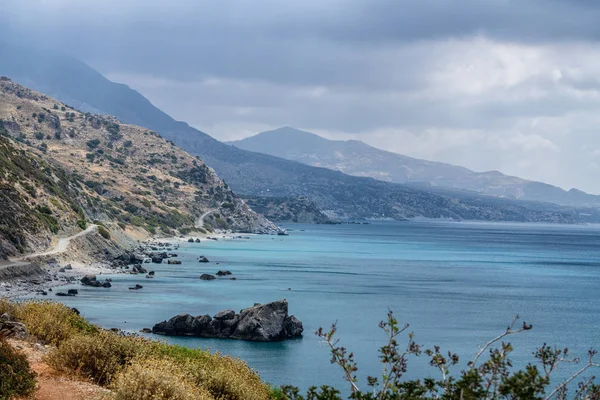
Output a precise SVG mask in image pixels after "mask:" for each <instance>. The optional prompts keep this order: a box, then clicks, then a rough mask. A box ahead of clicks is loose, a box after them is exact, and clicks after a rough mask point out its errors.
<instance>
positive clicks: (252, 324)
mask: <svg viewBox="0 0 600 400" xmlns="http://www.w3.org/2000/svg"><path fill="white" fill-rule="evenodd" d="M303 330H304V328H303V327H302V322H300V321H299V320H298V319H297V318H296V317H294V316H293V315H291V316H290V315H288V302H287V300H285V299H283V300H278V301H274V302H272V303H268V304H260V305H255V306H253V307H250V308H246V309H244V310H242V311H240V313H239V314H236V313H235V312H234V311H233V310H223V311H221V312H219V313H217V314H216V315H215V316H214V318H211V317H210V316H209V315H201V316H198V317H193V316H191V315H190V314H179V315H177V316H175V317H173V318H171V319H170V320H168V321H163V322H160V323H158V324H156V325H154V327H153V328H152V332H153V333H156V334H159V335H172V336H199V337H210V338H228V339H240V340H252V341H259V342H272V341H278V340H284V339H291V338H295V337H300V336H302V332H303Z"/></svg>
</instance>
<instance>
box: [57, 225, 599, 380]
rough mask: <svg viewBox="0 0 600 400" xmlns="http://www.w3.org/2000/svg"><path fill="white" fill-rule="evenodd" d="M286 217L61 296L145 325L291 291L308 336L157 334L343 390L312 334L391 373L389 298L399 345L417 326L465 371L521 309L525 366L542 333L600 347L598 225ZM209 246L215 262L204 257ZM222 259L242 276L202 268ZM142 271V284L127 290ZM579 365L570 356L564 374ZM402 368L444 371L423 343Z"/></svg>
mask: <svg viewBox="0 0 600 400" xmlns="http://www.w3.org/2000/svg"><path fill="white" fill-rule="evenodd" d="M283 227H284V228H287V229H288V231H289V236H251V237H250V238H249V239H236V240H219V241H213V240H203V241H202V242H201V243H187V242H182V243H181V245H180V248H179V249H178V250H177V251H176V252H177V253H178V255H179V257H178V259H179V260H181V261H182V262H183V263H182V264H181V265H167V264H145V265H144V266H145V267H147V268H149V269H152V270H154V271H156V275H155V278H154V279H146V278H145V277H144V275H129V274H116V275H106V276H103V277H111V278H112V279H113V286H112V287H111V288H108V289H106V288H90V287H82V286H80V285H71V286H65V287H64V289H68V288H77V289H79V294H78V295H77V296H76V297H71V298H56V300H60V301H62V302H64V303H66V304H67V305H69V306H71V307H76V308H77V309H78V310H80V312H81V313H82V314H83V315H84V316H85V317H86V318H87V319H89V320H90V321H91V322H93V323H96V324H99V325H101V326H103V327H106V328H119V329H123V330H126V331H130V332H137V331H139V330H140V329H142V328H151V327H152V326H153V325H154V324H155V323H157V322H160V321H162V320H165V319H168V318H170V317H172V316H174V315H177V314H180V313H190V314H192V315H200V314H211V315H212V314H215V313H217V312H218V311H220V310H223V309H234V310H241V309H243V308H246V307H249V306H252V305H254V303H266V302H270V301H274V300H278V299H283V298H285V299H287V301H288V302H289V311H290V314H293V315H295V316H296V317H297V318H298V319H300V320H301V321H302V322H303V324H304V329H305V330H304V336H303V337H302V338H301V339H296V340H288V341H282V342H275V343H254V342H246V341H240V340H227V339H203V338H190V337H182V338H176V337H159V336H154V335H149V336H151V337H154V338H156V339H160V340H166V341H169V342H171V343H177V344H181V345H185V346H189V347H193V348H206V349H210V350H211V351H213V352H219V353H222V354H229V355H232V356H235V357H239V358H241V359H243V360H245V361H246V362H247V363H248V364H249V365H250V366H251V367H252V368H253V369H255V370H256V371H257V372H258V373H259V374H260V375H261V377H262V378H263V379H264V380H265V381H266V382H269V383H270V384H273V385H282V384H293V385H295V386H299V387H300V388H303V389H306V388H308V387H309V386H313V385H316V386H319V385H323V384H328V385H333V386H337V387H339V388H341V389H343V390H344V392H346V390H345V389H346V388H347V384H346V383H345V382H344V380H343V375H342V372H341V370H340V369H339V368H338V367H337V366H335V365H331V363H330V358H331V357H330V353H329V349H328V347H327V345H326V344H325V343H323V341H322V340H321V339H319V338H318V337H317V336H315V335H314V332H315V331H316V330H317V329H318V328H319V327H323V328H325V329H328V328H329V327H330V326H331V325H332V324H333V323H336V324H337V337H338V338H339V345H341V346H344V347H345V348H347V349H348V350H349V351H351V352H353V353H354V355H355V359H356V362H357V364H358V373H357V374H358V376H359V386H362V387H365V386H366V376H368V375H373V376H377V375H380V374H381V372H382V368H381V364H380V361H379V359H378V349H379V348H380V347H381V346H383V345H384V344H385V342H386V336H385V333H384V332H383V331H382V330H381V328H379V327H378V323H379V322H380V321H381V320H384V319H385V318H386V315H387V313H388V311H390V310H391V311H393V313H394V316H395V317H396V318H397V319H398V321H399V323H400V324H401V325H404V324H408V325H409V326H408V328H407V330H406V331H405V333H404V334H402V335H400V337H399V339H398V340H399V344H400V346H401V347H403V346H405V344H406V343H407V337H408V336H407V335H408V333H409V332H413V333H414V340H415V341H416V342H417V343H419V344H422V345H423V346H424V348H431V347H433V346H440V348H441V351H442V352H444V353H445V352H447V351H451V352H453V353H457V354H458V355H459V357H460V363H459V365H457V366H455V367H454V368H453V369H451V373H453V374H456V375H458V374H459V373H460V371H461V369H463V368H464V366H465V365H466V362H467V361H470V360H471V359H473V357H474V356H475V354H476V353H477V352H478V351H479V349H480V348H481V346H483V345H484V344H485V343H486V342H488V341H489V340H490V339H492V338H494V337H496V336H497V335H499V334H501V333H503V332H505V331H506V329H507V327H508V326H509V325H510V324H511V322H512V321H513V319H514V317H515V316H517V315H518V316H519V321H518V322H517V324H516V326H517V327H518V326H520V325H521V324H522V322H526V323H527V324H532V325H533V329H531V330H530V331H526V332H522V333H519V334H515V335H511V336H509V337H506V338H504V340H505V341H509V342H511V343H512V344H513V347H514V351H513V353H512V354H511V358H512V359H513V361H514V365H515V367H522V366H524V365H525V364H526V363H528V362H535V360H534V358H533V352H534V351H535V349H536V348H537V347H539V346H541V345H542V344H544V343H547V344H549V345H552V346H557V347H559V348H564V347H568V348H569V353H570V354H571V355H572V356H579V357H581V358H582V359H585V357H586V354H587V351H588V349H589V348H590V347H596V348H598V347H600V227H599V226H583V225H546V224H508V223H483V222H482V223H479V222H433V221H402V222H400V221H397V222H392V221H370V222H368V223H358V224H342V225H303V224H289V225H284V226H283ZM200 255H205V256H206V257H208V259H209V260H210V263H208V264H204V263H199V262H197V259H198V257H199V256H200ZM220 269H227V270H230V271H231V272H232V273H233V276H234V277H236V278H237V279H236V280H230V279H227V278H223V279H217V280H215V281H202V280H200V279H199V276H200V275H201V274H203V273H212V274H214V273H216V272H217V271H218V270H220ZM135 284H140V285H143V289H141V290H137V291H133V290H129V289H128V287H129V286H132V285H135ZM58 290H60V289H58ZM56 291H57V289H55V292H56ZM580 366H581V365H580ZM580 366H575V365H566V366H565V368H563V369H560V370H559V371H558V373H557V374H556V375H555V378H554V381H555V382H556V383H558V382H559V381H560V380H561V379H564V378H565V377H567V376H568V375H569V374H570V373H571V372H572V371H574V370H575V369H577V368H579V367H580ZM596 373H597V371H596ZM405 377H406V379H413V378H417V377H434V378H437V377H439V374H438V373H437V372H436V370H434V369H433V368H432V367H430V366H429V364H428V360H427V358H426V357H425V356H421V357H410V358H409V361H408V371H407V373H406V375H405Z"/></svg>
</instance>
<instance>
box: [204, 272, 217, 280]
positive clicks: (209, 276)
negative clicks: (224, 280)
mask: <svg viewBox="0 0 600 400" xmlns="http://www.w3.org/2000/svg"><path fill="white" fill-rule="evenodd" d="M200 279H202V280H203V281H212V280H214V279H217V278H216V277H215V276H214V275H211V274H202V275H200Z"/></svg>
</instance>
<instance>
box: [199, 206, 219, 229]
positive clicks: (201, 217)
mask: <svg viewBox="0 0 600 400" xmlns="http://www.w3.org/2000/svg"><path fill="white" fill-rule="evenodd" d="M216 211H219V210H217V209H216V208H215V209H212V210H208V211H207V212H205V213H204V214H202V215H201V216H200V218H198V220H197V221H196V228H202V227H204V218H206V217H208V216H209V215H210V214H212V213H214V212H216Z"/></svg>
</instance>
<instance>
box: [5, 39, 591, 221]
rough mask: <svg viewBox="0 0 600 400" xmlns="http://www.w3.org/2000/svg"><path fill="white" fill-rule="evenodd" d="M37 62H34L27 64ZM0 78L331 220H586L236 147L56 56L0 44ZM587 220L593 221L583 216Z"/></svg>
mask: <svg viewBox="0 0 600 400" xmlns="http://www.w3.org/2000/svg"><path fill="white" fill-rule="evenodd" d="M32 60H38V61H36V62H30V61H32ZM0 74H10V76H11V77H12V78H13V79H14V80H16V81H18V82H27V83H28V84H30V85H32V87H34V88H42V89H43V90H45V91H46V92H48V93H51V94H53V95H55V96H57V97H58V98H59V99H61V100H65V99H66V100H68V101H69V103H71V104H72V105H74V106H76V107H77V108H81V109H92V110H95V111H97V112H100V113H103V114H114V115H115V116H116V117H118V118H119V119H121V120H122V121H124V122H126V123H136V124H141V125H143V126H146V127H148V128H149V129H152V130H154V131H157V132H159V133H160V135H161V136H163V137H164V138H166V139H168V140H171V141H172V142H173V143H175V144H176V145H177V146H179V147H181V148H182V149H184V150H185V151H187V152H188V153H190V154H192V155H195V156H199V157H200V158H201V159H202V161H203V162H205V163H206V164H207V165H209V166H211V167H212V168H214V169H215V171H216V172H217V173H218V174H219V176H220V177H221V178H222V179H224V180H225V181H226V182H227V183H228V184H229V185H231V187H232V188H233V190H235V191H236V193H239V194H241V195H244V196H262V197H279V198H296V197H299V196H304V197H307V198H308V199H310V200H311V201H312V202H314V203H315V204H316V205H317V207H319V208H320V209H321V210H322V211H323V212H325V213H326V214H327V215H328V216H329V217H333V218H397V219H403V218H412V217H427V218H452V219H478V220H492V221H544V222H564V223H572V222H577V221H588V220H590V219H591V220H594V218H596V215H595V214H593V212H589V211H587V210H583V211H581V210H574V209H571V208H557V207H554V206H552V205H542V204H537V203H529V202H514V201H506V202H503V201H496V199H493V198H489V197H488V196H479V197H477V196H473V194H471V193H462V192H457V193H451V194H447V193H445V194H437V193H433V192H431V191H430V190H429V189H427V190H426V189H423V188H422V187H407V186H402V185H398V184H393V183H389V182H383V181H377V180H374V179H371V178H365V177H355V176H350V175H346V174H343V173H341V172H339V171H333V170H329V169H325V168H316V167H312V166H309V165H306V164H302V163H299V162H295V161H290V160H285V159H282V158H278V157H274V156H270V155H267V154H260V153H255V152H250V151H246V150H242V149H238V148H236V147H234V146H230V145H227V144H224V143H221V142H219V141H217V140H215V139H213V138H212V137H210V136H208V135H207V134H205V133H203V132H200V131H198V130H196V129H194V128H192V127H190V126H189V125H187V124H185V123H183V122H179V121H175V120H174V119H173V118H171V117H170V116H168V115H167V114H165V113H164V112H162V111H161V110H159V109H158V108H156V107H154V106H153V105H152V104H151V103H150V102H149V101H148V100H147V99H145V98H144V97H143V96H141V95H140V94H139V93H138V92H136V91H134V90H131V89H129V88H128V87H127V86H125V85H119V84H115V83H113V82H111V81H109V80H108V79H106V78H104V77H103V76H102V75H101V74H99V73H98V72H96V71H95V70H93V69H92V68H90V67H89V66H87V65H86V64H84V63H82V62H80V61H77V60H73V59H71V58H68V57H64V56H61V55H59V54H54V53H49V52H44V51H39V50H34V49H28V48H21V47H18V48H16V47H9V46H6V45H4V47H3V46H2V45H0ZM589 214H593V215H591V216H590V215H589Z"/></svg>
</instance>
